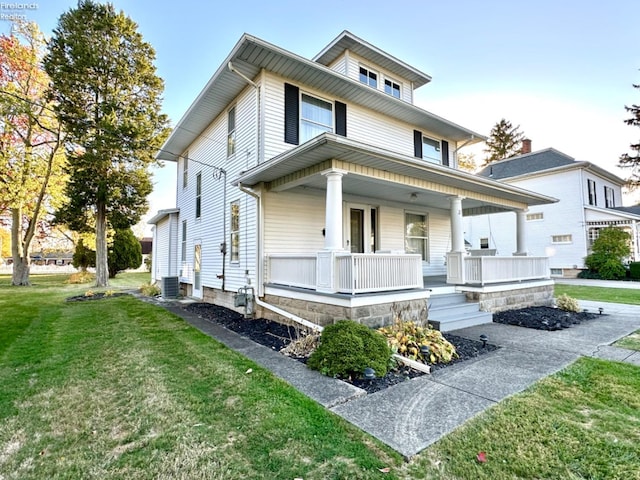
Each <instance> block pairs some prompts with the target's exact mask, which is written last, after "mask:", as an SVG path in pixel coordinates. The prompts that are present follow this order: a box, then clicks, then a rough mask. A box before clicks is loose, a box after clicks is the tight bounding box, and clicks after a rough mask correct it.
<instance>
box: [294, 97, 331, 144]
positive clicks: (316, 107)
mask: <svg viewBox="0 0 640 480" xmlns="http://www.w3.org/2000/svg"><path fill="white" fill-rule="evenodd" d="M301 100H302V102H301V103H302V105H301V108H300V143H304V142H306V141H307V140H310V139H312V138H313V137H316V136H318V135H320V134H321V133H324V132H333V103H331V102H327V101H326V100H322V99H320V98H317V97H312V96H311V95H307V94H306V93H303V94H302V98H301Z"/></svg>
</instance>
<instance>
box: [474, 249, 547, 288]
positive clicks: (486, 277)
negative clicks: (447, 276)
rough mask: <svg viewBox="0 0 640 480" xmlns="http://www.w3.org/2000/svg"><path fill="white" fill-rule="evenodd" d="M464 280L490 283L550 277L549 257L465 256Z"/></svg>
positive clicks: (484, 283)
mask: <svg viewBox="0 0 640 480" xmlns="http://www.w3.org/2000/svg"><path fill="white" fill-rule="evenodd" d="M463 258H464V281H465V283H472V284H473V283H475V284H480V285H486V284H488V283H501V282H514V281H522V280H535V279H542V278H550V277H549V258H548V257H522V256H514V257H463Z"/></svg>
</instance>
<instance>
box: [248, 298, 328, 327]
mask: <svg viewBox="0 0 640 480" xmlns="http://www.w3.org/2000/svg"><path fill="white" fill-rule="evenodd" d="M255 301H256V303H257V304H258V305H260V306H261V307H263V308H266V309H267V310H271V311H272V312H274V313H277V314H278V315H281V316H283V317H285V318H287V319H288V320H291V321H292V322H296V323H299V324H300V325H302V326H304V327H307V328H310V329H311V330H314V331H316V332H322V330H324V327H321V326H320V325H317V324H315V323H313V322H310V321H309V320H305V319H304V318H301V317H299V316H297V315H294V314H293V313H289V312H287V311H285V310H282V309H281V308H278V307H276V306H275V305H271V304H270V303H266V302H263V301H262V300H260V299H259V298H256V299H255Z"/></svg>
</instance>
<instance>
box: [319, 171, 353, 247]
mask: <svg viewBox="0 0 640 480" xmlns="http://www.w3.org/2000/svg"><path fill="white" fill-rule="evenodd" d="M346 173H347V172H346V171H344V170H338V169H336V168H332V169H329V170H325V171H324V172H322V175H324V176H325V177H326V178H327V197H326V207H325V237H324V249H325V250H329V251H336V250H343V247H342V176H343V175H346Z"/></svg>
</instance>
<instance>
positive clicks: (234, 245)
mask: <svg viewBox="0 0 640 480" xmlns="http://www.w3.org/2000/svg"><path fill="white" fill-rule="evenodd" d="M231 261H232V262H239V261H240V202H238V201H235V202H231Z"/></svg>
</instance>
